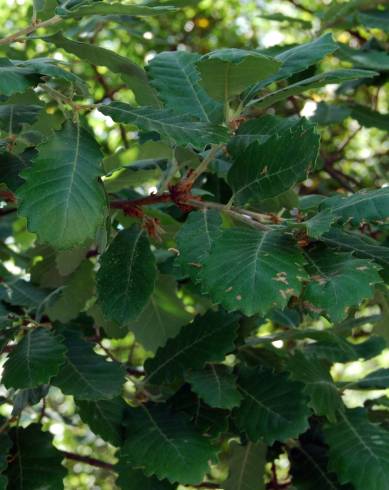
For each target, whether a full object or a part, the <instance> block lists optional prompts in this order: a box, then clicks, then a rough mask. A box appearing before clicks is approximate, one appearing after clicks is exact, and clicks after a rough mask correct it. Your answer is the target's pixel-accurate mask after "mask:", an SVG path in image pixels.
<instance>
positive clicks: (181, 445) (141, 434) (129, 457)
mask: <svg viewBox="0 0 389 490" xmlns="http://www.w3.org/2000/svg"><path fill="white" fill-rule="evenodd" d="M127 424H128V428H129V433H128V437H127V440H126V441H125V443H124V445H123V448H122V450H121V457H122V460H123V461H124V463H125V464H128V465H129V466H132V467H142V468H143V471H144V473H145V474H146V475H147V476H152V475H155V476H157V478H159V479H162V478H167V479H168V480H169V481H171V482H176V481H178V482H180V483H183V484H198V483H200V482H201V481H202V479H203V477H204V475H205V473H206V471H207V470H208V463H209V461H212V460H215V455H216V450H215V449H214V448H213V447H212V446H211V445H210V442H209V440H208V439H206V438H204V437H202V436H200V435H199V434H197V433H196V432H195V431H194V430H193V428H192V427H191V426H190V425H189V424H188V423H187V422H186V419H185V418H184V417H182V416H180V415H179V414H176V413H171V412H170V411H169V409H168V408H166V407H161V406H158V405H155V406H146V405H143V406H142V407H141V408H134V409H131V410H130V411H129V415H128V422H127Z"/></svg>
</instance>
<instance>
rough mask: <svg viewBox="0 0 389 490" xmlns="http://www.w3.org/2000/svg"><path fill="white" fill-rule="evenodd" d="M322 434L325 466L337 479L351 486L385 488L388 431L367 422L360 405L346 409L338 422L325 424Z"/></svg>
mask: <svg viewBox="0 0 389 490" xmlns="http://www.w3.org/2000/svg"><path fill="white" fill-rule="evenodd" d="M324 434H325V439H326V442H327V444H328V445H329V459H330V462H329V465H330V466H329V467H330V469H331V470H332V471H334V472H335V473H336V474H337V476H338V478H339V481H340V482H341V483H352V485H353V486H354V488H355V490H386V488H387V482H388V479H387V477H388V472H389V434H388V432H387V431H386V430H384V429H382V428H381V427H379V426H378V425H375V424H372V423H371V422H369V419H368V417H367V414H366V412H365V411H364V410H363V409H360V408H356V409H353V410H349V411H347V413H345V414H343V415H342V416H341V418H340V420H339V422H338V423H336V424H333V425H329V426H327V428H326V429H325V432H324Z"/></svg>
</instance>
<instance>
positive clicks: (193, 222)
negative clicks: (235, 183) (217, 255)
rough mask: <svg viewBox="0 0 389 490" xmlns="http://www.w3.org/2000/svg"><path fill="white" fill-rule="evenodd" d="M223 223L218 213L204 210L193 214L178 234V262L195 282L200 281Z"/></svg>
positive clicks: (212, 210)
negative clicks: (202, 270)
mask: <svg viewBox="0 0 389 490" xmlns="http://www.w3.org/2000/svg"><path fill="white" fill-rule="evenodd" d="M221 223H222V220H221V217H220V213H219V212H218V211H216V210H214V209H207V208H204V209H202V210H200V211H197V212H194V213H191V214H190V215H189V216H188V218H187V220H186V221H185V223H184V224H183V225H182V227H181V229H180V231H179V232H178V233H177V236H176V241H177V248H178V251H179V255H178V257H177V259H176V261H177V262H178V264H179V265H180V266H181V267H182V270H183V272H184V273H186V274H188V275H189V276H190V278H191V279H192V280H193V281H195V282H198V281H199V280H200V274H201V272H200V271H201V269H202V267H203V265H204V263H205V261H206V260H207V258H208V256H209V253H210V251H211V248H212V244H213V242H214V241H215V239H216V238H217V237H218V236H219V235H220V226H221Z"/></svg>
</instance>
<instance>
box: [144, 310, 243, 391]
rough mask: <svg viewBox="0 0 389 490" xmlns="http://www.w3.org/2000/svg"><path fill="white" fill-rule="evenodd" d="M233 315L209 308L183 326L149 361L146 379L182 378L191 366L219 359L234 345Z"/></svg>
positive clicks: (235, 324)
mask: <svg viewBox="0 0 389 490" xmlns="http://www.w3.org/2000/svg"><path fill="white" fill-rule="evenodd" d="M236 330H237V323H236V321H235V318H234V316H228V315H226V314H225V313H222V312H218V313H214V312H212V311H209V312H208V313H207V314H206V315H204V316H201V317H200V316H199V317H196V318H195V320H194V321H193V323H190V324H189V325H187V326H186V327H184V328H182V329H181V331H180V333H179V334H178V335H177V337H174V338H173V339H169V340H168V341H167V343H166V345H165V346H164V347H161V348H159V349H158V351H157V353H156V355H155V357H154V358H153V359H149V360H148V361H147V362H146V365H145V368H146V372H147V374H148V377H147V379H148V380H149V381H150V382H152V383H163V382H168V381H173V380H175V379H180V378H182V377H183V374H184V372H185V371H186V370H188V369H200V368H202V367H203V366H204V364H205V363H206V362H220V361H223V360H224V357H225V355H226V354H228V353H229V352H230V351H232V350H233V348H234V340H235V337H236V335H237V332H236Z"/></svg>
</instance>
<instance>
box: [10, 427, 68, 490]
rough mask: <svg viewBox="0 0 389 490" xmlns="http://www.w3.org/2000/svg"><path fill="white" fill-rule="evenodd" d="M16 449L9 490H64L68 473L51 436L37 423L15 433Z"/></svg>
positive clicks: (12, 454) (12, 459)
mask: <svg viewBox="0 0 389 490" xmlns="http://www.w3.org/2000/svg"><path fill="white" fill-rule="evenodd" d="M13 439H14V447H13V449H12V451H11V457H10V464H9V465H8V469H7V471H6V475H7V477H8V482H9V483H8V487H7V488H8V489H9V490H25V489H27V488H28V489H29V490H42V489H43V488H50V490H61V489H62V488H63V481H62V480H63V478H65V476H66V474H67V471H66V469H65V468H64V467H63V466H62V465H61V462H62V459H63V455H62V454H61V453H60V452H59V451H57V450H56V449H55V448H54V446H53V444H52V438H51V436H50V434H49V433H47V432H42V431H41V428H40V426H38V425H37V424H34V425H30V426H29V427H27V429H21V428H17V429H14V431H13Z"/></svg>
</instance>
